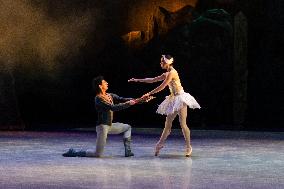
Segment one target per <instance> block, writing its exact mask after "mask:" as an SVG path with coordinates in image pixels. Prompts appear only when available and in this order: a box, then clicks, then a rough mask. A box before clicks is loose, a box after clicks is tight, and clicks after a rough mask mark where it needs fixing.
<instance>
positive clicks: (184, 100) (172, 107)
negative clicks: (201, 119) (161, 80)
mask: <svg viewBox="0 0 284 189" xmlns="http://www.w3.org/2000/svg"><path fill="white" fill-rule="evenodd" d="M184 105H187V106H188V107H189V108H191V109H195V108H198V109H200V105H199V104H198V102H197V101H196V100H195V98H194V97H193V96H191V95H190V94H189V93H186V92H184V91H181V92H180V93H179V94H177V95H169V96H167V97H166V99H165V100H164V101H163V102H162V103H161V104H160V105H159V107H158V109H157V111H156V112H157V113H158V114H162V115H169V114H173V113H174V112H176V111H179V110H180V109H181V108H182V107H184Z"/></svg>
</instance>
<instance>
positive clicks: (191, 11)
mask: <svg viewBox="0 0 284 189" xmlns="http://www.w3.org/2000/svg"><path fill="white" fill-rule="evenodd" d="M281 3H282V2H281V1H280V0H271V1H264V0H250V1H247V0H155V1H153V0H139V1H131V0H117V1H113V0H80V1H79V0H78V1H77V0H74V1H70V0H56V1H53V0H26V1H22V0H13V1H10V0H1V1H0V5H1V6H0V34H1V37H0V130H7V129H8V130H24V129H25V130H37V129H47V130H55V129H66V128H74V127H94V126H95V122H96V112H95V109H94V103H93V98H94V94H93V92H92V88H91V81H92V78H93V77H95V76H98V75H103V76H104V77H105V79H106V80H107V81H108V82H109V92H113V93H116V94H118V95H121V96H125V97H140V96H141V95H143V94H145V93H146V92H149V91H150V90H151V89H153V88H155V87H156V86H158V85H159V83H154V84H143V83H128V82H127V80H128V79H129V78H132V77H137V78H143V77H154V76H157V75H160V74H161V73H162V71H163V70H161V68H160V64H159V63H160V57H161V54H171V55H172V56H174V58H175V62H174V67H175V68H176V69H177V70H178V71H179V73H180V77H181V80H182V84H183V86H184V88H185V91H187V92H189V93H190V94H192V95H193V96H194V97H195V98H196V99H197V101H198V102H199V103H200V105H201V107H202V108H201V109H200V110H189V114H188V124H189V127H190V128H193V129H232V130H282V127H281V124H282V123H283V118H282V114H283V112H284V111H283V97H282V96H283V84H281V83H283V74H282V73H281V71H280V70H281V69H280V65H281V64H282V63H283V61H282V59H281V55H280V54H281V53H280V49H281V48H280V44H281V43H283V12H282V9H283V6H281ZM168 93H169V91H168V90H164V91H163V92H161V93H158V94H156V95H155V96H156V97H157V98H155V99H154V100H152V101H150V102H149V103H148V104H141V105H136V106H133V107H131V108H130V109H127V110H125V111H121V112H117V113H116V115H115V120H117V121H121V122H128V123H130V124H132V125H133V127H163V125H164V124H163V122H164V117H163V116H160V115H158V114H155V111H156V108H157V106H158V104H159V103H161V102H162V101H163V99H164V98H165V96H166V95H168ZM281 102H282V106H281ZM174 127H175V128H178V121H176V122H175V124H174Z"/></svg>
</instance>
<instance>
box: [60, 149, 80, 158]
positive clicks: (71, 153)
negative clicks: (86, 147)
mask: <svg viewBox="0 0 284 189" xmlns="http://www.w3.org/2000/svg"><path fill="white" fill-rule="evenodd" d="M62 156H64V157H86V151H83V150H80V151H76V150H74V149H73V148H70V149H69V150H68V151H67V152H65V153H64V154H62Z"/></svg>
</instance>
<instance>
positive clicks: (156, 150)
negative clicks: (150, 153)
mask: <svg viewBox="0 0 284 189" xmlns="http://www.w3.org/2000/svg"><path fill="white" fill-rule="evenodd" d="M163 147H164V145H163V144H160V143H157V144H156V147H155V156H158V155H159V153H160V150H161V149H162V148H163Z"/></svg>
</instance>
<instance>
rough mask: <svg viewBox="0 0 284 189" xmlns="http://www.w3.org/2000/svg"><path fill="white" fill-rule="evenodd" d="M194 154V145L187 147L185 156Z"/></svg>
mask: <svg viewBox="0 0 284 189" xmlns="http://www.w3.org/2000/svg"><path fill="white" fill-rule="evenodd" d="M191 154H192V147H191V146H190V147H188V148H186V149H185V157H190V156H191Z"/></svg>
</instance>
